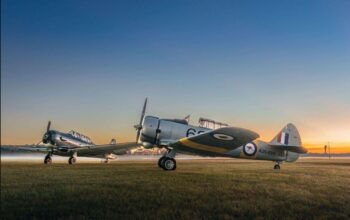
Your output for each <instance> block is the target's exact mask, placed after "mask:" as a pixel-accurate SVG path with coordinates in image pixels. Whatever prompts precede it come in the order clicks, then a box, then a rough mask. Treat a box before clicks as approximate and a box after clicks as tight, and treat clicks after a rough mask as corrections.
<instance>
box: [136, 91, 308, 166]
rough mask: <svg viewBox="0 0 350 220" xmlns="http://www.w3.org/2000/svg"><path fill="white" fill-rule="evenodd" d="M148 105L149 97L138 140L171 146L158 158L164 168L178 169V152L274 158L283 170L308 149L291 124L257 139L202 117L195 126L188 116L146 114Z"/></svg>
mask: <svg viewBox="0 0 350 220" xmlns="http://www.w3.org/2000/svg"><path fill="white" fill-rule="evenodd" d="M146 105H147V98H146V100H145V103H144V105H143V110H142V114H141V119H140V122H139V124H137V125H135V126H134V127H135V128H136V130H137V137H136V141H137V143H138V144H141V145H142V146H143V147H145V148H153V147H159V148H165V149H167V153H166V154H165V155H164V156H162V157H161V158H159V160H158V166H159V167H161V168H163V169H164V170H175V169H176V160H175V156H176V154H177V153H182V154H190V155H198V156H213V157H233V158H244V159H254V160H270V161H274V162H275V166H274V169H280V164H281V163H282V162H284V161H285V162H294V161H296V160H297V159H298V157H299V154H303V153H306V152H307V149H306V148H304V147H302V144H301V139H300V135H299V133H298V130H297V129H296V127H295V126H294V125H293V124H287V125H286V126H285V127H284V128H283V129H282V130H281V131H280V132H279V133H278V134H277V135H276V137H275V138H273V139H272V140H271V141H270V142H264V141H260V140H256V139H257V138H259V135H258V134H257V133H255V132H253V131H250V130H247V129H243V128H238V127H229V126H228V125H227V124H224V123H220V122H215V121H213V120H209V119H203V118H201V119H200V121H199V122H200V125H199V126H193V125H190V124H189V123H188V121H187V120H185V119H160V118H158V117H154V116H145V112H146Z"/></svg>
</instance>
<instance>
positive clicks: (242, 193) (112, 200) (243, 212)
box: [1, 159, 350, 219]
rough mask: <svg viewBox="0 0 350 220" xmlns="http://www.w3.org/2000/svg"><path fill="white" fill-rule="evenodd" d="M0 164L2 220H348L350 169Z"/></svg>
mask: <svg viewBox="0 0 350 220" xmlns="http://www.w3.org/2000/svg"><path fill="white" fill-rule="evenodd" d="M155 163H156V161H146V162H134V161H133V162H125V161H123V162H113V163H111V164H76V165H74V166H69V165H67V164H52V165H50V166H44V165H43V164H26V163H2V164H1V215H2V219H30V218H36V219H48V218H54V219H57V218H65V219H67V218H68V219H86V218H89V219H91V218H93V219H106V218H114V219H135V218H136V219H155V218H156V219H232V218H239V219H350V161H349V160H339V159H337V160H312V159H303V160H299V161H298V162H297V163H293V164H283V165H282V170H280V171H274V170H272V166H273V163H272V162H256V161H246V160H234V159H232V160H194V161H190V160H178V169H177V170H176V171H174V172H164V171H162V170H160V169H159V168H157V167H156V165H155Z"/></svg>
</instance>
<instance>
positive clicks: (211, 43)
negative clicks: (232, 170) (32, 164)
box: [1, 0, 350, 152]
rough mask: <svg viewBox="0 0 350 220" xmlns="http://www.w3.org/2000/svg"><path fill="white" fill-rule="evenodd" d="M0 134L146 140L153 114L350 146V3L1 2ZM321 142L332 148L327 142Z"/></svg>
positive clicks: (7, 140)
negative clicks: (138, 128)
mask: <svg viewBox="0 0 350 220" xmlns="http://www.w3.org/2000/svg"><path fill="white" fill-rule="evenodd" d="M1 4H2V5H1V55H2V56H1V144H32V143H36V142H38V141H40V139H41V138H42V135H43V133H44V131H45V128H46V124H47V121H48V120H52V128H53V129H57V130H62V131H68V130H70V129H74V130H77V131H79V132H81V133H83V134H85V135H87V136H89V137H91V138H92V139H93V141H94V142H95V143H98V144H102V143H107V142H109V141H110V139H111V138H112V137H114V138H116V139H117V142H122V141H131V140H134V139H135V130H134V128H133V125H134V124H136V123H137V122H138V120H139V117H140V112H141V107H142V104H143V101H144V98H145V97H149V106H148V109H147V113H148V114H150V115H156V116H159V117H163V118H183V117H185V116H186V115H188V114H191V116H192V117H191V123H193V124H197V121H198V118H199V117H206V118H212V119H214V120H218V121H222V122H226V123H229V124H230V125H232V126H238V127H244V128H249V129H252V130H254V131H256V132H258V133H259V134H260V136H261V139H263V140H270V139H271V138H272V137H273V136H275V134H277V132H278V131H279V130H280V129H281V128H282V127H283V126H284V125H285V124H287V123H289V122H292V123H294V124H295V125H296V126H297V127H298V129H299V132H300V134H301V137H302V141H303V142H304V143H305V144H306V145H307V146H309V147H310V148H313V149H314V150H315V151H317V149H319V148H320V147H322V146H323V145H324V144H326V143H327V142H328V141H330V142H331V144H332V146H334V147H335V149H340V150H339V152H343V151H347V152H350V147H349V146H350V26H349V21H350V13H349V11H350V1H347V0H337V1H329V0H327V1H323V0H317V1H316V0H315V1H312V0H310V1H301V0H300V1H299V0H297V1H279V0H278V1H277V0H276V1H243V0H242V1H188V0H186V1H136V0H135V1H129V0H128V1H114V0H113V1H112V0H110V1H109V0H108V1H107V0H106V1H97V0H95V1H90V0H87V1H78V0H59V1H47V0H42V1H39V0H35V1H30V0H23V1H19V0H11V1H1ZM321 151H322V149H321Z"/></svg>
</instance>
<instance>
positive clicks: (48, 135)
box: [42, 121, 51, 144]
mask: <svg viewBox="0 0 350 220" xmlns="http://www.w3.org/2000/svg"><path fill="white" fill-rule="evenodd" d="M50 127H51V121H49V122H48V123H47V127H46V132H45V134H44V136H43V140H42V142H43V143H44V144H47V143H49V142H50V143H51V140H50V139H51V132H50Z"/></svg>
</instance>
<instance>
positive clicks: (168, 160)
mask: <svg viewBox="0 0 350 220" xmlns="http://www.w3.org/2000/svg"><path fill="white" fill-rule="evenodd" d="M174 157H175V151H172V150H169V151H168V153H166V154H165V155H164V156H162V157H161V158H159V160H158V166H159V167H160V168H163V170H166V171H169V170H176V160H175V159H174Z"/></svg>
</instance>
